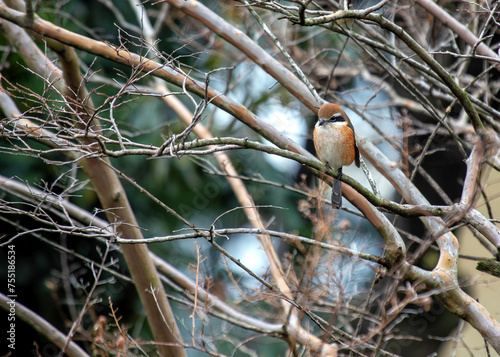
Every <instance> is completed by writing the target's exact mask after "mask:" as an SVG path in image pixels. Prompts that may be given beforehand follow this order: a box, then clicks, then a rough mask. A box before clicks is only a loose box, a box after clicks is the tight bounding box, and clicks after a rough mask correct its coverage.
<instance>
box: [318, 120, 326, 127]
mask: <svg viewBox="0 0 500 357" xmlns="http://www.w3.org/2000/svg"><path fill="white" fill-rule="evenodd" d="M325 122H326V120H325V119H320V120H318V126H321V125H323V124H325Z"/></svg>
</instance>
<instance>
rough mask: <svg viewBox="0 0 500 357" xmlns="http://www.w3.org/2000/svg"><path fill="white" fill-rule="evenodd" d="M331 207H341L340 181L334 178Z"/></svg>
mask: <svg viewBox="0 0 500 357" xmlns="http://www.w3.org/2000/svg"><path fill="white" fill-rule="evenodd" d="M332 207H333V208H336V209H339V208H340V207H342V181H340V180H338V179H336V178H334V179H333V186H332Z"/></svg>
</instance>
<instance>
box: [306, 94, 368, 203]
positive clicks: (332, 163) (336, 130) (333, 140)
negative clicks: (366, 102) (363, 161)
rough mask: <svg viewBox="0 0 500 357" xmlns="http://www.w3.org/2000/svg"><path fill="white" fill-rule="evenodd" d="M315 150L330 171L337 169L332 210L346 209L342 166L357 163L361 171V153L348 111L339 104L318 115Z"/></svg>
mask: <svg viewBox="0 0 500 357" xmlns="http://www.w3.org/2000/svg"><path fill="white" fill-rule="evenodd" d="M313 141H314V148H315V149H316V154H317V155H318V157H319V159H320V160H321V161H322V162H323V163H324V164H325V165H326V167H327V168H331V169H335V170H337V171H338V173H339V178H338V179H336V178H334V179H333V186H332V206H333V207H334V208H340V207H341V206H342V182H341V181H340V180H341V179H342V166H347V165H350V164H352V162H353V161H355V163H356V166H357V167H359V150H358V145H357V144H356V138H355V135H354V127H353V126H352V123H351V121H350V120H349V117H348V116H347V114H346V113H345V112H344V110H343V109H342V108H341V107H339V106H338V105H337V104H332V103H326V104H323V105H322V106H321V108H320V109H319V112H318V121H317V122H316V125H315V126H314V132H313Z"/></svg>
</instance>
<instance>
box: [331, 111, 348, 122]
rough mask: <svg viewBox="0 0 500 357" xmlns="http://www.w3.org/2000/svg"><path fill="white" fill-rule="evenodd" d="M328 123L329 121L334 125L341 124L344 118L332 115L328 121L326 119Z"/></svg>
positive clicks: (340, 115) (339, 115)
mask: <svg viewBox="0 0 500 357" xmlns="http://www.w3.org/2000/svg"><path fill="white" fill-rule="evenodd" d="M328 121H331V122H334V123H337V122H342V121H345V119H344V117H343V116H342V114H339V113H337V114H333V115H332V116H331V117H330V119H328Z"/></svg>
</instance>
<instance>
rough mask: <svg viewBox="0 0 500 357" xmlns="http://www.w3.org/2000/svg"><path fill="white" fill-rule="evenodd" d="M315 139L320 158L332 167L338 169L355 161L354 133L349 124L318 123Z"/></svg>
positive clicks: (315, 129) (314, 134)
mask: <svg viewBox="0 0 500 357" xmlns="http://www.w3.org/2000/svg"><path fill="white" fill-rule="evenodd" d="M313 140H314V147H315V149H316V153H317V155H318V157H319V159H320V160H321V161H322V162H324V163H328V165H330V167H331V168H333V169H336V170H337V169H339V168H341V167H342V166H347V165H350V164H352V162H353V161H354V156H355V154H356V152H355V150H354V147H355V141H354V134H353V132H352V130H351V129H350V128H349V127H348V126H347V125H332V124H327V125H321V126H318V125H317V126H315V128H314V132H313Z"/></svg>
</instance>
